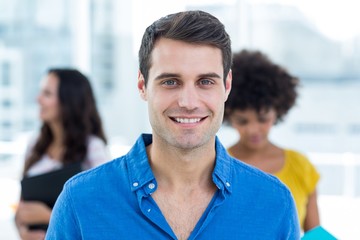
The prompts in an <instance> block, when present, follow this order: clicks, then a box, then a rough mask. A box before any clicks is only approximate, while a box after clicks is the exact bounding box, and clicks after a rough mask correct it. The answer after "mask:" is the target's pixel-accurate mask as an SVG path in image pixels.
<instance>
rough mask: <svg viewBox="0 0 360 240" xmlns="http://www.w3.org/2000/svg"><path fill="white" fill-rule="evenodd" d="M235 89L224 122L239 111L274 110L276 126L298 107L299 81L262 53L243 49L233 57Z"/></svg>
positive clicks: (233, 87) (226, 104)
mask: <svg viewBox="0 0 360 240" xmlns="http://www.w3.org/2000/svg"><path fill="white" fill-rule="evenodd" d="M232 76H233V80H232V88H231V92H230V95H229V98H228V100H227V101H226V103H225V114H224V122H225V123H228V124H229V117H230V115H231V114H232V113H233V112H234V111H235V110H246V109H255V110H256V111H257V112H260V111H261V110H264V109H265V110H268V109H270V108H274V109H275V111H276V114H277V119H276V123H278V122H281V121H282V120H283V118H284V116H285V115H286V114H287V112H288V111H289V110H290V108H291V107H292V106H293V105H294V104H295V101H296V98H297V96H298V94H297V87H298V86H299V79H298V78H297V77H295V76H292V75H291V74H290V73H289V72H288V71H287V70H286V69H284V68H283V67H281V66H279V65H277V64H275V63H273V62H272V61H271V60H270V59H269V58H268V57H267V56H266V55H265V54H263V53H261V52H260V51H249V50H242V51H240V52H238V53H234V55H233V65H232Z"/></svg>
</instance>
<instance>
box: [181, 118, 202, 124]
mask: <svg viewBox="0 0 360 240" xmlns="http://www.w3.org/2000/svg"><path fill="white" fill-rule="evenodd" d="M175 120H176V121H177V122H179V123H197V122H200V120H201V119H200V118H175Z"/></svg>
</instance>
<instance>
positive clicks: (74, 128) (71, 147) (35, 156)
mask: <svg viewBox="0 0 360 240" xmlns="http://www.w3.org/2000/svg"><path fill="white" fill-rule="evenodd" d="M48 74H54V75H55V76H57V77H58V79H59V88H58V97H59V102H60V116H61V122H62V127H63V131H64V146H65V147H66V149H65V153H64V156H63V158H62V159H61V162H63V163H64V164H65V165H66V164H69V163H74V162H81V161H83V160H84V159H85V156H86V153H87V141H88V137H89V136H90V135H95V136H97V137H99V138H100V139H102V140H103V141H104V142H105V143H106V137H105V134H104V131H103V127H102V123H101V119H100V115H99V113H98V110H97V108H96V103H95V97H94V94H93V91H92V89H91V85H90V82H89V80H88V79H87V77H85V76H84V75H83V74H82V73H80V72H79V71H78V70H74V69H50V70H49V71H48ZM53 140H54V136H53V133H52V131H51V128H50V126H49V125H48V124H47V123H46V122H44V123H43V125H42V127H41V130H40V135H39V137H38V139H37V142H36V143H35V145H34V147H33V149H32V151H31V153H30V155H29V157H28V159H26V162H25V167H24V172H23V174H24V175H25V174H26V172H27V171H28V170H29V168H30V167H31V166H32V165H34V164H35V163H36V162H38V161H39V160H40V158H41V157H42V156H43V155H44V154H45V152H46V150H47V149H48V147H49V146H50V144H51V143H52V141H53Z"/></svg>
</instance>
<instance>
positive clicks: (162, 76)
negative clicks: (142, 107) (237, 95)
mask: <svg viewBox="0 0 360 240" xmlns="http://www.w3.org/2000/svg"><path fill="white" fill-rule="evenodd" d="M180 77H181V76H180V74H176V73H162V74H160V75H158V76H157V77H156V78H155V80H161V79H165V78H180ZM198 78H220V79H221V77H220V76H219V74H217V73H214V72H210V73H203V74H199V76H198Z"/></svg>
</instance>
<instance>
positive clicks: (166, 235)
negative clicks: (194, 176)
mask: <svg viewBox="0 0 360 240" xmlns="http://www.w3.org/2000/svg"><path fill="white" fill-rule="evenodd" d="M151 142H152V136H151V135H150V134H143V135H142V136H141V137H140V138H139V139H138V140H137V142H136V144H135V145H134V146H133V148H132V149H131V150H130V151H129V153H128V154H127V155H125V156H122V157H120V158H118V159H115V160H113V161H111V162H108V163H106V164H103V165H101V166H99V167H97V168H95V169H91V170H88V171H86V172H83V173H80V174H78V175H76V176H75V177H73V178H72V179H70V180H69V181H68V182H67V183H66V184H65V186H64V189H63V191H62V193H61V194H60V196H59V198H58V200H57V202H56V204H55V207H54V209H53V212H52V217H51V220H50V225H49V229H48V231H47V235H46V239H51V240H53V239H59V240H60V239H61V240H65V239H96V240H98V239H157V240H159V239H176V236H175V234H174V233H173V231H172V229H171V228H170V226H169V224H168V223H167V222H166V219H165V217H164V216H163V215H162V213H161V211H160V209H159V207H158V206H157V204H156V203H155V201H154V200H153V198H152V197H151V193H153V192H154V191H156V188H157V182H156V179H155V177H154V174H153V172H152V170H151V167H150V165H149V161H148V158H147V154H146V146H147V145H149V144H150V143H151ZM215 147H216V164H215V168H214V171H213V174H212V176H213V181H214V183H215V184H216V186H217V187H218V191H217V192H216V194H215V195H214V197H213V199H212V201H211V202H210V204H209V206H208V207H207V209H206V210H205V212H204V214H203V215H202V217H201V218H200V220H199V221H198V223H197V225H196V226H195V228H194V230H193V231H192V233H191V235H190V237H189V239H261V240H263V239H266V240H269V239H276V240H279V239H299V238H300V237H299V235H300V233H299V223H298V219H297V214H296V210H295V205H294V201H293V199H292V197H291V194H290V192H289V190H288V189H287V188H286V187H285V185H283V184H282V183H281V182H280V181H279V180H278V179H277V178H275V177H273V176H271V175H269V174H266V173H264V172H261V171H259V170H257V169H255V168H253V167H251V166H248V165H246V164H244V163H242V162H240V161H239V160H236V159H234V158H232V157H231V156H229V155H228V154H227V152H226V150H225V149H224V147H223V146H222V145H221V143H220V142H219V140H218V139H217V138H216V146H215Z"/></svg>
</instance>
